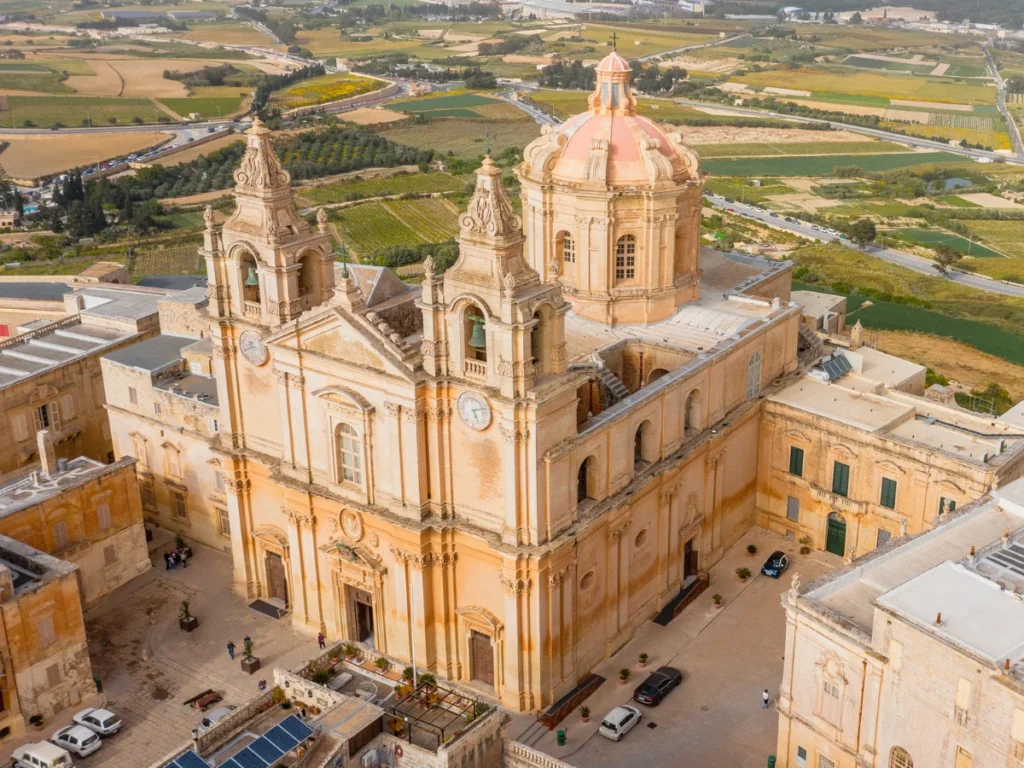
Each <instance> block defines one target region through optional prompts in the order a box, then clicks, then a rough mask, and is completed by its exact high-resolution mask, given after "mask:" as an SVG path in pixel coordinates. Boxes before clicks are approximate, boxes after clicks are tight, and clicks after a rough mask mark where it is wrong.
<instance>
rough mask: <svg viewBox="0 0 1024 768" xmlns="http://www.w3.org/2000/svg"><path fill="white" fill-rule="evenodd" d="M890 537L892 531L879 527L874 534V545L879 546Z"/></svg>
mask: <svg viewBox="0 0 1024 768" xmlns="http://www.w3.org/2000/svg"><path fill="white" fill-rule="evenodd" d="M891 538H892V533H890V532H889V531H887V530H885V528H879V529H878V533H877V534H875V546H876V547H880V546H882V545H883V544H885V543H886V542H888V541H889V540H890V539H891Z"/></svg>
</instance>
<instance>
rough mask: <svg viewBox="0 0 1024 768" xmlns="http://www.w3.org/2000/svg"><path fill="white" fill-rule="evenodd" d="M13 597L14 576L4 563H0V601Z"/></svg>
mask: <svg viewBox="0 0 1024 768" xmlns="http://www.w3.org/2000/svg"><path fill="white" fill-rule="evenodd" d="M12 597H14V576H13V574H11V569H10V568H8V567H7V566H6V565H0V603H6V602H7V601H8V600H10V599H11V598H12Z"/></svg>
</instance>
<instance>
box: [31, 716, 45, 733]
mask: <svg viewBox="0 0 1024 768" xmlns="http://www.w3.org/2000/svg"><path fill="white" fill-rule="evenodd" d="M28 724H29V725H31V726H32V727H33V728H34V729H35V730H37V731H41V730H43V716H42V715H32V717H30V718H29V719H28Z"/></svg>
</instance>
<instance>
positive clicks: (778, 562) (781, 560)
mask: <svg viewBox="0 0 1024 768" xmlns="http://www.w3.org/2000/svg"><path fill="white" fill-rule="evenodd" d="M788 567H789V557H788V556H787V555H786V553H785V552H779V551H778V550H776V551H775V552H772V553H771V554H770V555H768V559H767V560H765V561H764V565H762V566H761V573H763V574H764V575H765V576H771V577H772V578H775V579H777V578H779V576H781V575H782V572H783V571H785V570H786V569H787V568H788Z"/></svg>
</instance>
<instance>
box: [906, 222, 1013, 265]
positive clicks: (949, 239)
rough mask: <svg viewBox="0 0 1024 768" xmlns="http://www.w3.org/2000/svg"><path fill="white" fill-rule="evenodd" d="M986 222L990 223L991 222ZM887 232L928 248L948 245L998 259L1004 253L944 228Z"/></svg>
mask: <svg viewBox="0 0 1024 768" xmlns="http://www.w3.org/2000/svg"><path fill="white" fill-rule="evenodd" d="M985 223H986V224H988V223H989V222H985ZM886 234H888V235H891V236H892V237H895V238H896V239H897V240H904V241H906V242H908V243H913V244H914V245H923V246H925V247H926V248H934V247H935V246H937V245H948V246H949V247H950V248H952V249H953V250H954V251H956V252H957V253H962V254H964V255H965V256H973V257H975V258H982V259H991V258H997V259H998V258H1002V256H1003V254H1001V253H998V252H996V251H993V250H992V249H991V248H986V247H985V246H984V245H981V244H979V243H977V242H971V241H970V240H968V239H967V238H965V237H961V236H960V235H957V234H955V233H953V232H947V231H946V230H944V229H914V228H906V229H890V230H886Z"/></svg>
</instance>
